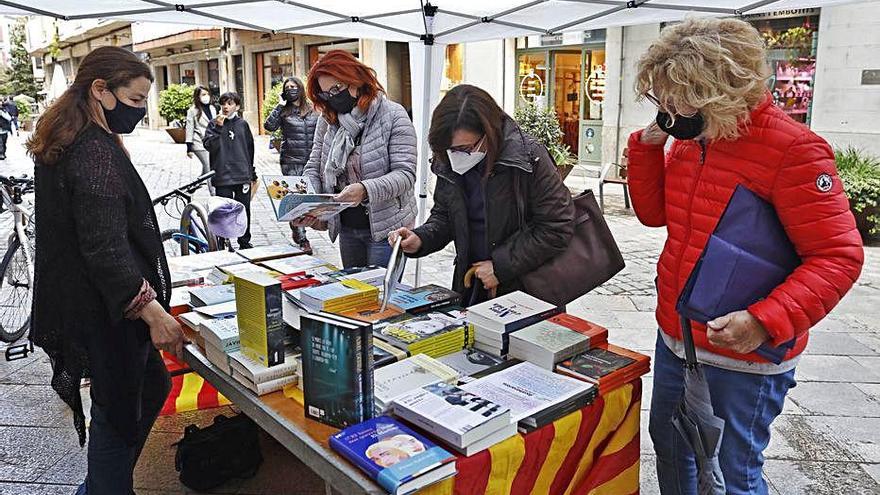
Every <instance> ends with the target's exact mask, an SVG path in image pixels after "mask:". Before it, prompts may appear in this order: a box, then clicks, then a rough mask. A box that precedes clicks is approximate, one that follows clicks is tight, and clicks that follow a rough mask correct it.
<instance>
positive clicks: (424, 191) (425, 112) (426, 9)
mask: <svg viewBox="0 0 880 495" xmlns="http://www.w3.org/2000/svg"><path fill="white" fill-rule="evenodd" d="M422 8H423V15H424V19H425V36H423V37H422V42H423V44H424V45H423V46H424V50H425V61H424V67H423V70H422V113H421V117H422V119H421V120H422V121H421V122H419V125H420V126H421V128H422V134H421V138H422V139H421V142H420V143H419V149H420V151H421V153H419V163H418V176H419V177H418V180H419V183H418V186H417V193H418V203H419V209H418V216H417V217H416V225H422V224H423V223H425V220H426V219H427V218H428V211H427V206H428V169H429V164H430V162H429V160H428V156H429V155H430V153H431V148H430V146H429V145H428V129H429V128H430V127H431V112H430V110H431V95H432V94H433V90H432V88H433V87H434V84H433V83H434V81H432V77H431V74H432V73H433V72H434V71H433V68H432V65H433V62H434V60H433V58H434V34H433V31H434V15H435V14H436V13H437V7H434V6H432V5H431V4H430V2H429V3H428V4H426V5H424V6H423V7H422ZM421 261H422V260H421V258H417V259H416V273H415V285H414V287H419V286H420V285H421V280H422V262H421Z"/></svg>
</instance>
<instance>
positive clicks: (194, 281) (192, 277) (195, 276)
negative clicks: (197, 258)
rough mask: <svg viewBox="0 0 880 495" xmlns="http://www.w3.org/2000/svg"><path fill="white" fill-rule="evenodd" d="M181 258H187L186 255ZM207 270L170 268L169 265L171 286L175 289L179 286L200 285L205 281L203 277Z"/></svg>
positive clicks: (206, 274)
mask: <svg viewBox="0 0 880 495" xmlns="http://www.w3.org/2000/svg"><path fill="white" fill-rule="evenodd" d="M182 258H187V256H182ZM209 271H210V269H208V270H186V269H172V268H171V267H169V272H170V275H171V288H172V289H177V288H179V287H188V286H191V285H202V284H204V283H205V279H206V277H207V276H208V272H209Z"/></svg>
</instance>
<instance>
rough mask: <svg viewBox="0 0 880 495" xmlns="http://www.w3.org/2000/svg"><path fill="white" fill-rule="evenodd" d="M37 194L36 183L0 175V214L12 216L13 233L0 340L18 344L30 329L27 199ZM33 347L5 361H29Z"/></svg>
mask: <svg viewBox="0 0 880 495" xmlns="http://www.w3.org/2000/svg"><path fill="white" fill-rule="evenodd" d="M33 192H34V179H33V178H30V177H27V176H22V177H5V176H2V175H0V196H2V200H3V201H2V204H0V212H5V211H9V212H11V213H12V221H13V230H12V232H11V233H10V234H9V237H8V239H7V242H6V252H5V253H4V254H3V258H2V260H0V340H2V341H3V342H9V343H12V342H16V341H17V340H19V339H20V338H21V337H22V336H24V334H25V333H26V332H27V331H28V329H29V328H30V322H31V302H32V301H33V280H34V262H33V260H34V240H35V237H34V222H33V217H32V214H31V211H30V210H29V208H28V206H29V205H27V204H26V202H25V199H24V195H25V194H31V193H33ZM30 352H33V344H29V343H28V344H20V345H17V346H9V347H8V348H7V349H6V360H7V361H11V360H13V359H19V358H22V357H26V356H27V354H28V353H30Z"/></svg>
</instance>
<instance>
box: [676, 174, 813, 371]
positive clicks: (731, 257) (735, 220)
mask: <svg viewBox="0 0 880 495" xmlns="http://www.w3.org/2000/svg"><path fill="white" fill-rule="evenodd" d="M800 264H801V259H800V256H798V254H797V251H795V248H794V245H793V244H792V243H791V240H790V239H789V238H788V236H787V235H786V233H785V229H784V228H783V226H782V222H780V220H779V216H778V215H777V214H776V210H775V209H774V208H773V205H771V204H770V203H768V202H767V201H764V200H763V199H761V198H760V197H759V196H758V195H757V194H755V193H754V192H752V191H751V190H749V189H748V188H747V187H745V186H743V185H739V186H737V188H736V190H735V191H734V193H733V196H731V198H730V201H729V202H728V204H727V208H726V209H725V210H724V213H723V214H722V215H721V219H720V220H719V221H718V225H717V226H716V227H715V231H714V232H713V233H712V235H711V236H710V237H709V241H708V242H707V243H706V247H705V249H703V253H702V254H701V255H700V259H699V261H698V262H697V264H696V265H695V266H694V269H693V271H692V272H691V275H690V277H689V278H688V280H687V283H686V284H685V287H684V289H683V290H682V293H681V295H680V297H679V299H678V304H677V306H676V309H677V310H678V313H679V315H680V316H681V317H682V318H683V319H687V320H693V321H698V322H700V323H704V324H705V323H706V322H708V321H711V320H714V319H715V318H718V317H720V316H724V315H726V314H728V313H730V312H733V311H739V310H743V309H746V308H748V307H749V306H751V305H752V304H754V303H756V302H758V301H760V300H761V299H764V298H765V297H767V296H768V295H769V294H770V292H771V291H773V289H774V288H776V286H778V285H779V284H781V283H782V282H784V281H785V279H786V278H787V277H788V276H789V275H790V274H791V272H792V271H794V269H795V268H797V267H798V266H799V265H800ZM794 342H795V341H794V339H792V340H790V341H788V342H784V343H783V344H781V345H780V346H778V347H774V346H772V345H770V344H769V343H767V342H765V343H764V344H762V345H761V347H759V348H758V349H757V350H756V351H755V352H756V353H757V354H758V355H760V356H761V357H763V358H765V359H767V360H768V361H771V362H773V363H776V364H779V363H781V362H782V359H783V358H784V357H785V354H786V353H787V352H788V351H789V350H790V349H791V348H792V347H794Z"/></svg>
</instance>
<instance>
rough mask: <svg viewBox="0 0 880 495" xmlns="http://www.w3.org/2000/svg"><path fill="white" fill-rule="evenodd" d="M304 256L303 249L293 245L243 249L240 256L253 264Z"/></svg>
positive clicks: (239, 253) (239, 252)
mask: <svg viewBox="0 0 880 495" xmlns="http://www.w3.org/2000/svg"><path fill="white" fill-rule="evenodd" d="M301 254H304V252H303V250H302V248H300V247H299V246H294V245H291V244H274V245H271V246H259V247H252V248H248V249H241V250H239V251H238V255H239V256H242V257H244V258H245V259H246V260H248V261H250V262H252V263H259V262H261V261H268V260H274V259H279V258H289V257H291V256H298V255H301Z"/></svg>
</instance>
